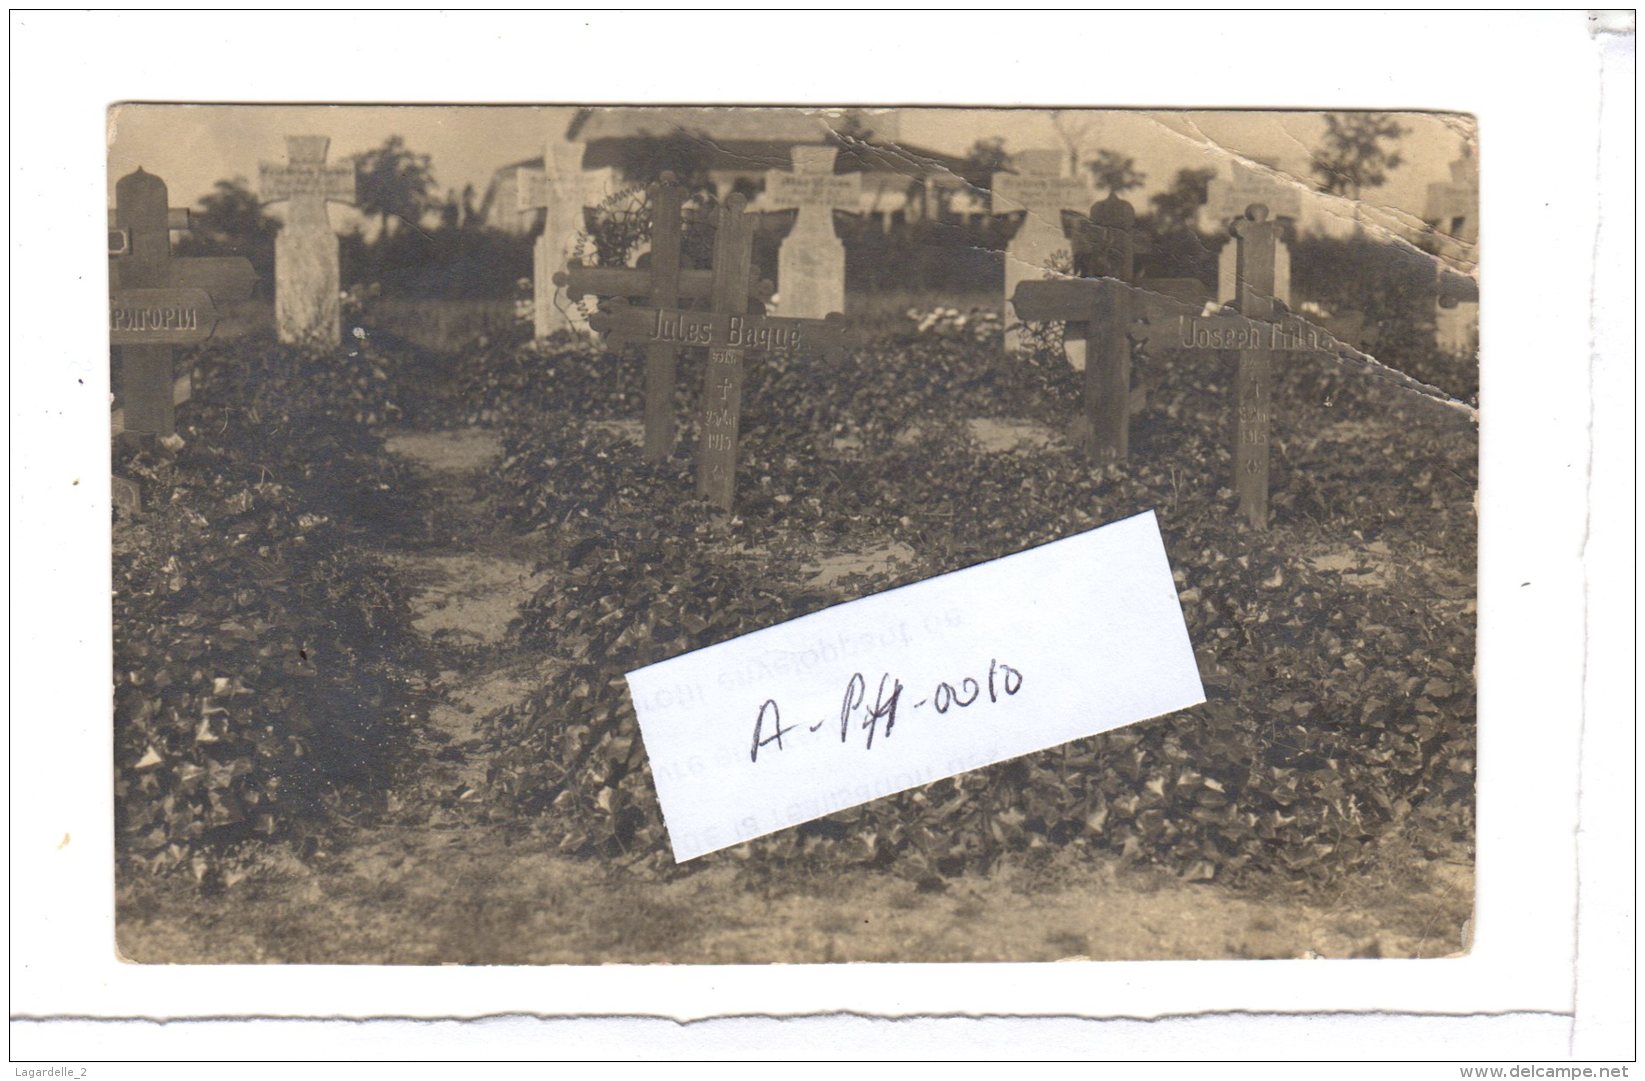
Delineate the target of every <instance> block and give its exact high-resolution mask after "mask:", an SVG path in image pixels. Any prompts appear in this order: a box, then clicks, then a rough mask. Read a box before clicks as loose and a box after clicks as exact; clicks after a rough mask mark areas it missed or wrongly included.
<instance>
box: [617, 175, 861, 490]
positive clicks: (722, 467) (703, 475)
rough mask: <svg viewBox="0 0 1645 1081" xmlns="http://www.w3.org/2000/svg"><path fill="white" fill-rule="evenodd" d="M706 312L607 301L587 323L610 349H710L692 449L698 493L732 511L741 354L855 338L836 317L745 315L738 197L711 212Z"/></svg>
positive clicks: (807, 348)
mask: <svg viewBox="0 0 1645 1081" xmlns="http://www.w3.org/2000/svg"><path fill="white" fill-rule="evenodd" d="M715 219H716V230H715V235H714V268H713V284H712V297H711V309H712V310H710V311H706V312H702V311H695V312H694V311H685V310H681V309H677V308H676V309H669V308H639V307H633V306H631V305H629V304H628V303H627V302H626V301H622V300H617V301H612V302H611V303H610V304H608V305H606V306H605V307H604V308H602V310H601V311H600V312H599V313H598V314H597V315H595V316H594V318H593V319H591V320H590V322H591V324H592V325H593V327H594V329H595V330H597V331H599V332H600V333H601V334H604V335H605V336H606V340H607V341H608V342H610V343H611V344H613V345H621V344H624V343H629V342H638V343H643V344H647V345H649V344H651V343H668V344H671V345H674V346H676V347H678V346H696V347H700V348H705V349H707V350H708V368H707V371H706V373H705V375H704V386H703V420H702V437H701V442H700V443H699V444H698V447H697V492H698V494H699V495H702V496H704V497H705V498H707V499H708V500H709V501H710V502H712V503H713V504H714V505H715V506H717V507H719V508H720V509H721V510H730V509H731V504H732V496H733V493H734V491H735V486H736V472H737V435H738V428H739V426H740V424H741V419H742V388H743V355H744V353H745V352H747V351H748V350H750V349H753V350H766V351H771V352H782V353H796V354H808V353H832V352H836V351H839V350H843V349H845V348H847V347H850V346H854V345H858V344H860V342H861V338H860V336H859V335H858V334H857V333H856V332H855V331H853V330H851V329H850V328H848V327H847V326H846V324H845V317H844V316H843V315H841V314H840V313H838V312H834V313H831V314H830V315H829V317H828V318H826V319H789V318H775V317H770V316H763V315H750V314H747V312H748V296H749V263H750V260H751V258H752V256H753V248H754V220H753V216H752V215H750V214H748V213H747V200H746V199H745V198H744V197H743V196H742V195H740V194H737V195H732V196H731V197H730V198H728V199H727V200H726V201H725V202H723V203H721V204H720V206H719V209H718V210H717V212H716V214H715Z"/></svg>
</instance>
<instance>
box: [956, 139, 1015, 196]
mask: <svg viewBox="0 0 1645 1081" xmlns="http://www.w3.org/2000/svg"><path fill="white" fill-rule="evenodd" d="M1010 168H1011V155H1010V154H1008V153H1006V150H1005V138H1004V136H1000V135H990V136H988V137H987V138H986V139H978V140H977V141H976V142H974V143H972V144H971V149H970V150H969V151H968V152H967V153H966V155H965V164H964V165H963V166H961V173H960V177H961V179H963V180H964V181H965V182H966V183H967V184H970V185H971V186H972V187H973V188H986V187H989V186H991V184H992V183H993V177H994V174H995V173H1003V172H1006V171H1008V170H1009V169H1010Z"/></svg>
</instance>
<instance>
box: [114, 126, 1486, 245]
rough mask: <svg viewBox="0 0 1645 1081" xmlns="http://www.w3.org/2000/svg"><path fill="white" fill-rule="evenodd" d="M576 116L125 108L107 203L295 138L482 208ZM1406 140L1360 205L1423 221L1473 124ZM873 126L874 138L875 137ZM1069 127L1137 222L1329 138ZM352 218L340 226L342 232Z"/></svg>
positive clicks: (1324, 211) (201, 185)
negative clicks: (394, 153) (1145, 212)
mask: <svg viewBox="0 0 1645 1081" xmlns="http://www.w3.org/2000/svg"><path fill="white" fill-rule="evenodd" d="M572 113H573V110H572V108H570V107H566V106H515V105H502V106H490V105H487V106H421V105H419V106H354V105H343V106H290V105H269V106H265V105H206V106H191V105H124V106H116V107H115V108H114V109H113V110H111V112H110V114H109V124H108V128H109V130H108V137H109V176H108V187H109V194H110V199H111V200H112V196H113V186H114V181H115V180H116V179H117V178H119V177H120V176H123V175H125V174H126V173H128V172H130V171H131V170H132V169H134V168H136V167H138V166H142V167H143V168H145V169H147V170H148V171H149V172H151V173H156V174H158V175H159V176H160V177H161V178H162V179H164V180H165V181H166V182H167V185H168V187H169V189H170V194H171V201H172V204H173V205H174V206H181V205H194V203H195V202H196V201H197V200H198V199H199V197H200V196H201V195H203V194H206V193H207V192H209V191H211V189H212V187H213V185H214V184H215V183H216V181H217V180H219V179H227V178H233V177H237V176H238V177H244V178H245V179H247V180H248V181H250V182H251V183H252V185H253V186H254V187H255V182H256V177H257V169H258V163H259V162H261V161H268V162H276V163H278V162H283V161H284V160H285V144H284V141H283V136H285V135H287V134H293V135H296V134H327V135H330V136H331V140H332V142H331V151H330V159H329V160H333V161H335V160H338V159H339V158H342V157H346V156H348V155H352V154H356V153H360V152H362V151H365V150H367V149H370V148H372V147H374V146H377V145H380V144H381V143H382V142H383V140H384V139H385V138H387V137H388V136H389V135H391V134H398V135H400V136H402V137H404V139H405V141H406V143H407V145H408V146H409V147H411V148H412V149H413V150H416V151H418V152H421V153H425V154H428V155H430V156H431V158H432V160H433V170H434V175H435V179H436V182H437V184H438V186H439V190H440V191H441V192H442V193H443V192H444V191H445V190H447V189H451V190H456V191H461V190H462V188H463V187H464V186H465V185H468V184H472V185H473V186H474V188H475V190H476V192H477V193H478V194H479V195H483V194H484V192H485V189H486V186H487V184H488V183H489V182H490V179H491V177H492V175H493V173H494V172H495V171H496V170H497V169H498V168H500V167H501V166H504V165H507V164H510V163H512V162H516V161H519V160H522V159H525V158H532V157H537V156H539V155H541V154H542V152H543V145H544V141H545V140H546V139H547V138H548V137H550V136H553V137H559V136H561V135H563V133H564V131H565V129H566V125H567V124H568V123H569V121H570V118H571V116H572ZM1398 116H1399V120H1400V122H1401V123H1402V124H1403V125H1405V127H1406V128H1408V129H1409V132H1408V134H1407V135H1406V136H1405V137H1404V138H1403V139H1402V140H1401V145H1400V150H1401V152H1402V153H1403V155H1404V156H1405V158H1406V163H1405V164H1404V165H1402V166H1401V167H1400V168H1398V169H1396V170H1395V171H1394V172H1393V174H1392V175H1391V177H1390V179H1389V182H1388V183H1387V184H1386V185H1385V186H1384V187H1382V188H1380V189H1377V190H1375V191H1373V192H1368V193H1367V195H1366V201H1367V203H1370V204H1374V205H1377V206H1381V207H1387V208H1391V211H1392V213H1393V214H1394V215H1395V216H1396V217H1405V218H1410V219H1414V218H1418V217H1420V216H1421V213H1422V210H1423V204H1424V201H1425V198H1426V193H1427V186H1428V184H1430V183H1432V182H1434V181H1440V180H1446V179H1448V178H1449V176H1450V172H1449V165H1450V163H1451V162H1452V161H1453V160H1455V159H1456V158H1457V157H1458V155H1459V153H1460V151H1461V148H1462V146H1463V143H1464V141H1465V139H1466V138H1468V137H1469V135H1470V133H1471V130H1472V129H1471V121H1470V120H1469V119H1468V118H1467V117H1463V116H1458V115H1455V114H1440V113H1400V114H1398ZM871 126H872V125H871ZM1064 126H1065V127H1078V128H1083V134H1082V136H1081V146H1082V148H1083V157H1085V158H1090V157H1094V156H1095V154H1096V151H1097V150H1099V149H1105V148H1106V149H1114V150H1118V151H1120V152H1122V153H1124V154H1127V155H1130V156H1132V157H1134V158H1136V159H1137V165H1138V167H1139V168H1140V169H1141V170H1142V171H1143V172H1144V173H1145V174H1146V175H1147V180H1146V182H1145V183H1144V186H1143V187H1142V188H1141V189H1139V190H1137V191H1135V192H1132V193H1130V194H1129V195H1128V198H1130V199H1131V201H1132V202H1133V203H1135V204H1136V205H1137V206H1138V207H1139V208H1142V207H1145V206H1146V205H1147V199H1148V197H1149V196H1150V195H1152V194H1154V193H1156V192H1158V191H1161V190H1163V189H1164V188H1165V187H1167V186H1169V184H1170V182H1171V180H1172V179H1173V178H1174V177H1175V175H1176V173H1177V171H1178V170H1179V169H1186V168H1205V167H1211V168H1215V169H1217V171H1218V173H1219V175H1226V174H1227V172H1228V168H1229V167H1228V165H1227V162H1228V160H1229V157H1230V152H1232V153H1233V154H1238V155H1241V156H1243V157H1247V158H1250V159H1254V160H1258V161H1261V162H1263V163H1265V164H1268V165H1271V166H1273V167H1274V168H1276V169H1278V170H1280V171H1281V172H1283V173H1286V174H1288V175H1290V176H1293V177H1297V178H1299V179H1300V180H1301V182H1302V183H1303V184H1305V185H1307V186H1310V187H1311V185H1312V181H1311V179H1310V176H1309V171H1308V162H1309V153H1310V151H1311V149H1312V148H1314V147H1315V146H1317V145H1318V143H1319V140H1320V135H1321V133H1322V132H1323V131H1324V128H1325V124H1324V119H1323V114H1320V113H1317V112H1278V111H1269V112H1256V111H1244V112H1242V111H1231V110H1229V111H1156V112H1147V111H1141V110H1109V111H1093V110H1081V111H1070V112H1068V113H1067V114H1065V121H1064ZM896 127H897V130H898V132H899V134H900V137H901V138H902V139H904V140H906V141H907V142H909V143H910V144H913V145H916V146H920V147H925V148H929V149H932V150H938V151H943V152H945V153H949V154H955V155H963V154H964V153H965V152H966V150H967V149H968V148H969V147H970V146H971V145H972V143H974V142H975V141H976V140H978V139H981V138H985V137H989V136H1003V137H1004V138H1005V140H1006V149H1007V151H1020V150H1025V149H1035V148H1048V149H1054V148H1061V147H1062V146H1063V145H1064V144H1063V142H1062V141H1061V139H1060V138H1059V135H1058V129H1057V125H1056V124H1055V123H1054V122H1053V119H1052V114H1051V113H1049V112H1047V111H1044V110H1034V109H964V110H961V109H936V108H929V109H901V110H897V111H896ZM353 218H354V215H353V212H352V211H350V210H348V209H347V208H345V207H337V208H336V209H335V210H334V216H333V221H334V222H335V223H336V224H337V226H338V227H339V228H347V227H348V226H349V225H350V224H351V222H352V220H353ZM1345 220H1347V216H1346V215H1345V213H1344V212H1343V210H1342V208H1341V206H1340V205H1333V204H1332V203H1331V201H1330V200H1324V199H1319V198H1313V197H1310V198H1309V199H1307V200H1305V205H1304V217H1303V222H1302V224H1303V227H1304V228H1309V227H1313V228H1320V229H1331V230H1332V231H1336V228H1337V227H1338V226H1340V224H1341V223H1342V222H1343V221H1345Z"/></svg>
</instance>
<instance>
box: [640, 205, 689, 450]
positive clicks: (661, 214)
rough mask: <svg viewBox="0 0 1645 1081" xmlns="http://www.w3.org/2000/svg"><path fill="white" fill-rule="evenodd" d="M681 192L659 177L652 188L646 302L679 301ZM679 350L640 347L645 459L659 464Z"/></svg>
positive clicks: (669, 431)
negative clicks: (649, 283)
mask: <svg viewBox="0 0 1645 1081" xmlns="http://www.w3.org/2000/svg"><path fill="white" fill-rule="evenodd" d="M683 202H684V192H683V191H682V189H681V188H680V185H679V184H677V183H675V181H674V177H673V176H672V175H670V174H666V173H665V174H664V175H663V178H662V182H661V183H659V184H655V185H653V186H652V188H651V303H652V305H653V306H654V307H658V308H672V307H674V306H675V305H676V304H678V303H679V300H680V208H681V205H682V203H683ZM678 355H679V350H678V349H677V348H676V347H675V346H674V345H671V344H668V343H666V342H653V343H652V344H650V345H648V346H646V349H645V460H646V461H648V462H661V461H662V460H664V459H665V458H667V457H668V456H669V454H670V453H672V451H673V450H674V379H675V362H676V357H677V356H678Z"/></svg>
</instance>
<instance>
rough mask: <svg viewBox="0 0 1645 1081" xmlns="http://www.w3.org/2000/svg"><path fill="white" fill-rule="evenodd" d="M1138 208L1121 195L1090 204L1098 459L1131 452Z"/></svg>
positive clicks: (1089, 380) (1089, 389)
mask: <svg viewBox="0 0 1645 1081" xmlns="http://www.w3.org/2000/svg"><path fill="white" fill-rule="evenodd" d="M1136 217H1137V216H1136V211H1134V210H1133V209H1132V208H1131V204H1130V203H1128V202H1126V201H1125V200H1124V199H1121V198H1120V197H1119V196H1117V195H1113V196H1109V197H1108V198H1107V199H1104V200H1103V201H1102V202H1100V203H1096V204H1094V205H1093V206H1092V207H1091V232H1092V241H1093V242H1094V244H1095V251H1094V253H1093V255H1094V257H1095V258H1094V264H1093V266H1092V267H1091V269H1092V270H1093V271H1095V274H1094V275H1093V276H1100V277H1102V278H1104V279H1106V280H1105V282H1104V288H1103V289H1101V290H1099V292H1098V294H1097V304H1096V311H1095V313H1094V316H1095V317H1094V319H1093V320H1092V328H1088V329H1087V331H1086V334H1085V337H1086V341H1087V345H1086V358H1085V413H1086V420H1087V423H1088V424H1089V428H1090V432H1091V453H1092V455H1093V456H1094V457H1095V458H1096V459H1097V461H1099V462H1102V463H1104V464H1106V463H1108V462H1118V461H1124V460H1125V458H1126V456H1127V455H1128V454H1129V453H1130V450H1131V338H1130V335H1129V330H1130V327H1131V292H1132V290H1131V289H1129V288H1127V287H1126V286H1127V284H1128V283H1129V282H1130V281H1131V279H1132V278H1134V277H1135V276H1136V236H1135V229H1136Z"/></svg>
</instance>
